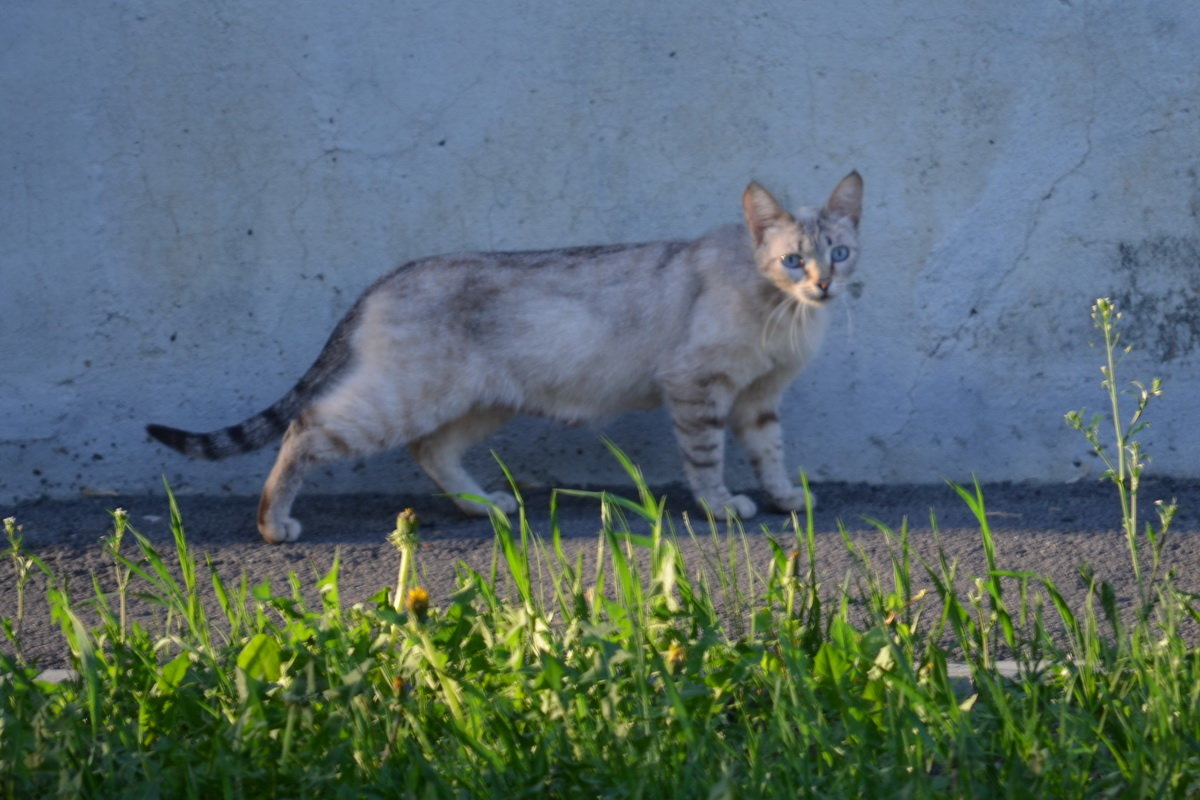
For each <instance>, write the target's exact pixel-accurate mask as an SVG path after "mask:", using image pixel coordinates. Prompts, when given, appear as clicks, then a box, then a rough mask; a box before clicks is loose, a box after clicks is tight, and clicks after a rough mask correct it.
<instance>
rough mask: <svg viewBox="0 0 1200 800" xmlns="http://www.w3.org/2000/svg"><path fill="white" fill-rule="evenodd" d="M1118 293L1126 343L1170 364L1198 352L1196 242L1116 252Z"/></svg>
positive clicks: (1169, 241) (1127, 245) (1199, 249)
mask: <svg viewBox="0 0 1200 800" xmlns="http://www.w3.org/2000/svg"><path fill="white" fill-rule="evenodd" d="M1116 273H1117V278H1118V283H1117V286H1118V287H1119V288H1117V289H1115V290H1114V291H1113V299H1114V300H1115V301H1116V303H1117V308H1119V309H1123V311H1122V313H1123V315H1124V321H1125V325H1126V330H1127V331H1128V336H1129V339H1132V340H1136V341H1138V342H1139V345H1140V346H1141V347H1144V348H1147V349H1148V350H1149V351H1150V352H1151V353H1152V354H1153V355H1154V357H1155V358H1156V359H1158V360H1160V361H1163V362H1170V361H1174V360H1176V359H1178V358H1182V357H1184V356H1188V355H1191V354H1192V353H1194V352H1196V349H1197V348H1198V347H1200V237H1181V236H1156V237H1152V238H1147V239H1142V240H1140V241H1138V242H1136V243H1133V242H1122V243H1121V244H1119V245H1118V246H1117V253H1116Z"/></svg>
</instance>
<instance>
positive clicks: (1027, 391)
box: [0, 0, 1200, 500]
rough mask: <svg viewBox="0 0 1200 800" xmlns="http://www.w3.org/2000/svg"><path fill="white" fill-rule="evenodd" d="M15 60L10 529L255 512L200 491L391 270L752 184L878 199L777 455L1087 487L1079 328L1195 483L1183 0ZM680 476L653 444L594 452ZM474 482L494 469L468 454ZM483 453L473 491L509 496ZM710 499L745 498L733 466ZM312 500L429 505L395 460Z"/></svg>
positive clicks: (153, 7) (320, 10) (160, 22)
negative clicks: (109, 497) (842, 183)
mask: <svg viewBox="0 0 1200 800" xmlns="http://www.w3.org/2000/svg"><path fill="white" fill-rule="evenodd" d="M7 17H8V19H7V22H6V25H5V26H4V30H3V31H2V32H0V44H2V45H3V46H0V100H2V101H3V106H4V107H5V108H6V109H10V113H9V114H8V115H6V120H5V124H4V125H3V126H0V166H2V167H3V174H4V180H3V181H0V207H2V208H3V214H0V342H2V345H3V350H2V352H3V355H4V369H3V370H0V459H2V460H0V463H3V464H4V467H3V469H2V470H0V498H3V499H6V500H9V499H13V498H19V497H31V496H36V495H39V494H50V495H71V494H74V493H77V492H80V491H98V492H106V491H155V490H157V488H158V486H159V485H160V484H159V480H160V476H161V475H163V474H165V475H167V476H168V478H170V479H171V481H172V482H173V484H174V485H175V486H176V487H177V488H178V489H179V490H181V491H185V492H186V491H204V492H221V491H231V492H254V491H257V489H258V486H259V484H260V482H261V480H262V477H263V475H264V474H265V472H266V469H267V468H268V466H269V463H270V461H271V457H272V454H271V453H269V452H264V453H259V454H256V455H253V456H248V457H245V458H240V459H235V460H232V461H228V462H222V463H219V464H211V463H192V462H188V461H186V460H183V459H182V458H180V457H178V456H176V455H175V454H173V453H170V452H167V451H164V450H163V449H161V448H160V447H158V446H156V445H154V444H152V443H151V442H149V441H148V440H147V438H146V437H145V435H144V434H143V432H142V426H143V425H144V423H145V422H147V421H159V422H164V423H168V424H174V425H179V426H182V427H191V428H196V429H203V428H213V427H219V426H222V425H225V424H229V423H232V422H235V421H237V420H239V419H241V418H243V417H245V416H247V415H248V414H251V413H253V412H255V411H257V410H258V409H260V408H262V407H264V406H265V405H267V404H269V403H270V402H272V401H273V400H274V399H276V398H277V397H278V396H279V395H280V394H282V393H283V392H284V391H286V390H287V388H289V386H291V384H292V383H293V382H294V381H295V380H296V378H297V377H298V376H299V375H300V374H301V372H303V370H304V369H305V368H306V367H307V366H308V364H309V363H311V360H312V359H313V358H314V357H315V355H316V353H317V352H318V350H319V349H320V347H321V344H322V343H323V342H324V340H325V337H326V336H327V335H328V333H329V331H330V329H331V328H332V326H333V324H334V323H335V322H336V321H337V319H338V318H339V317H340V316H341V314H342V313H344V312H345V310H346V309H347V308H348V307H349V306H350V304H351V303H352V302H353V301H354V298H355V297H356V296H357V295H358V293H359V292H360V291H361V290H362V289H363V288H365V287H366V286H367V285H368V284H370V283H371V281H372V280H373V279H374V278H375V277H376V276H377V275H379V274H380V273H382V272H384V271H386V270H387V269H389V268H390V267H392V266H393V265H395V264H396V263H398V262H400V261H402V260H405V259H408V258H412V257H416V256H420V255H425V254H429V253H435V252H444V251H448V250H458V249H476V248H478V249H518V248H520V249H526V248H538V247H553V246H559V245H568V244H584V243H605V242H615V241H632V240H642V239H653V238H666V237H680V236H693V235H697V234H699V233H701V232H703V231H704V230H706V229H708V228H709V227H711V226H713V225H717V224H721V223H724V222H726V221H729V220H732V219H736V218H737V215H738V213H739V203H738V200H739V197H740V192H741V189H742V187H743V186H744V185H745V183H746V181H747V180H748V179H749V178H755V179H758V180H760V181H762V182H764V183H765V184H767V185H768V186H770V187H771V188H772V189H774V190H777V191H778V193H779V194H780V195H782V196H784V197H787V198H788V199H789V200H790V201H791V202H792V203H796V204H800V203H808V202H812V201H816V200H820V199H821V198H823V197H824V196H825V195H826V194H827V192H828V191H829V189H830V187H831V186H832V185H833V183H834V182H835V181H836V180H837V178H838V177H840V176H841V175H842V174H844V173H845V172H846V171H847V170H848V169H850V168H857V169H859V170H860V171H861V172H862V173H863V174H864V175H865V177H866V184H867V198H866V213H865V219H864V243H865V247H866V249H865V252H864V256H863V259H862V262H861V266H860V272H859V274H858V276H857V277H858V279H859V283H860V287H858V288H857V289H856V291H855V292H854V293H853V294H852V295H850V296H847V297H845V298H843V299H844V302H843V303H842V304H841V305H840V306H839V308H838V309H837V311H836V312H835V320H834V323H833V326H832V329H831V331H830V334H829V336H828V337H827V341H826V347H825V351H824V353H823V354H822V356H821V357H820V358H819V359H818V361H817V363H816V364H815V365H814V366H813V367H812V368H811V369H810V371H809V372H807V373H806V374H805V375H804V376H802V378H801V379H800V380H799V381H798V382H797V384H796V385H795V387H794V388H793V389H792V391H791V392H790V393H789V395H788V398H787V401H786V408H785V414H784V417H785V423H787V427H788V434H789V439H788V447H789V456H790V459H791V461H793V462H794V463H797V464H800V465H802V466H803V467H804V468H805V469H807V470H808V471H809V472H810V474H812V475H813V476H814V477H815V478H818V479H825V480H865V481H889V482H897V481H902V482H913V481H918V482H925V481H939V480H941V479H943V478H953V479H965V478H968V477H969V476H970V475H971V474H972V473H974V474H977V475H979V476H980V477H981V478H985V479H1006V480H1046V481H1057V480H1071V479H1076V478H1080V477H1085V476H1089V475H1096V474H1097V473H1098V467H1097V465H1096V464H1095V461H1094V459H1092V458H1090V457H1089V456H1088V455H1087V452H1086V447H1085V446H1084V445H1083V443H1082V442H1081V441H1080V440H1079V439H1078V437H1077V435H1076V434H1073V432H1071V431H1069V430H1068V429H1067V428H1066V426H1065V425H1064V424H1063V422H1062V416H1063V414H1064V413H1065V412H1066V411H1068V410H1071V409H1074V408H1078V407H1081V406H1089V407H1092V408H1101V407H1103V405H1104V399H1103V397H1102V396H1101V395H1100V394H1099V374H1098V370H1097V366H1098V364H1099V359H1098V353H1097V352H1096V351H1095V350H1093V349H1091V348H1089V346H1088V344H1089V342H1092V341H1094V340H1095V339H1096V336H1095V334H1094V333H1093V332H1092V330H1091V324H1090V319H1089V317H1088V309H1089V305H1090V303H1091V300H1092V299H1093V298H1095V297H1097V296H1111V297H1113V298H1114V299H1115V300H1116V301H1117V302H1118V304H1119V305H1120V307H1121V308H1122V309H1123V310H1124V312H1125V316H1124V320H1123V321H1124V322H1125V324H1126V335H1125V339H1124V343H1126V344H1129V345H1131V346H1132V347H1133V348H1134V350H1133V352H1132V353H1131V354H1130V355H1129V356H1128V357H1127V358H1126V360H1125V362H1124V363H1123V367H1122V368H1123V369H1124V370H1125V372H1126V375H1127V377H1128V378H1130V379H1141V380H1148V379H1149V378H1150V377H1153V376H1161V377H1163V378H1164V379H1165V387H1166V395H1165V397H1164V398H1163V399H1162V401H1161V402H1160V403H1159V404H1158V405H1157V406H1156V407H1153V408H1152V409H1151V419H1152V421H1153V426H1152V428H1151V429H1150V431H1148V432H1147V437H1148V441H1147V446H1148V449H1149V450H1150V452H1151V455H1152V456H1153V458H1154V460H1153V462H1152V464H1151V470H1152V471H1158V472H1164V473H1169V474H1176V475H1189V476H1195V475H1198V474H1200V465H1198V463H1197V457H1196V455H1195V454H1196V453H1197V452H1200V440H1198V439H1200V426H1198V425H1196V424H1195V418H1196V404H1195V400H1194V398H1195V397H1197V396H1198V392H1197V389H1198V388H1200V387H1198V386H1197V382H1198V381H1200V371H1198V370H1197V366H1198V360H1200V353H1198V352H1197V351H1198V348H1200V294H1198V292H1200V288H1198V287H1200V181H1198V180H1197V177H1196V176H1197V169H1198V168H1200V165H1198V164H1197V156H1196V150H1195V143H1196V142H1197V141H1200V122H1198V121H1197V111H1198V109H1200V96H1198V95H1200V91H1198V89H1197V81H1196V75H1197V74H1198V71H1197V68H1198V66H1200V57H1198V56H1197V55H1196V48H1195V42H1196V41H1200V15H1196V14H1195V13H1194V12H1193V11H1192V10H1191V8H1190V6H1188V5H1187V4H1185V3H1183V2H1175V1H1169V2H1168V1H1164V2H1155V3H1150V4H1142V5H1139V6H1138V7H1137V8H1132V7H1127V6H1126V5H1123V4H1118V3H1115V2H1110V3H1088V4H1082V3H1075V4H1072V3H1065V2H1064V3H1042V2H1018V3H1012V4H1004V5H1003V7H1001V6H1000V5H998V4H992V3H983V2H967V3H961V2H948V0H935V2H932V3H926V4H922V5H921V6H920V8H919V10H916V8H915V7H913V6H911V4H908V5H906V4H901V3H892V4H882V5H877V6H875V7H873V8H872V11H871V12H870V13H869V14H868V13H863V12H862V11H860V10H858V9H856V8H854V7H850V6H845V4H838V3H832V2H818V3H813V4H807V5H805V6H802V7H801V6H796V5H795V4H793V3H786V2H782V0H763V1H762V2H757V3H753V4H750V5H745V4H742V5H738V4H734V5H721V4H701V5H695V6H687V5H679V6H672V7H666V6H664V5H663V4H643V3H634V2H631V1H625V2H608V3H599V4H587V5H578V4H563V5H559V6H553V7H548V8H544V7H540V6H536V7H535V6H534V5H532V4H529V3H527V2H523V1H521V0H501V2H496V3H490V4H486V5H485V6H479V5H478V4H466V3H463V2H460V0H450V2H445V3H441V4H437V5H436V7H433V8H429V9H422V8H397V7H396V6H395V4H392V3H382V2H366V3H362V4H357V5H355V6H354V7H353V8H347V7H340V6H339V7H336V8H335V7H325V6H321V5H318V4H299V5H292V6H288V8H287V10H286V12H285V13H280V9H279V8H276V7H274V6H270V4H261V3H249V2H245V1H244V0H234V1H233V2H230V3H226V4H222V5H220V6H211V5H201V4H191V5H185V6H182V7H179V8H174V9H172V10H171V11H170V13H168V12H167V11H166V10H165V9H164V8H162V7H160V6H159V5H157V4H152V3H145V2H134V1H133V0H119V2H115V3H112V4H108V5H106V6H104V7H99V6H97V7H91V6H89V7H88V8H86V9H80V8H78V7H77V6H76V5H75V4H72V5H67V4H65V3H63V2H60V1H57V0H49V1H48V2H45V3H38V4H28V3H24V4H17V5H16V6H15V7H13V8H11V9H9V10H8V14H7ZM603 430H604V432H605V433H607V434H609V435H610V436H612V437H613V438H615V439H616V440H617V441H618V442H619V443H621V444H622V445H623V446H625V447H626V448H627V449H628V450H629V451H630V453H631V454H632V455H633V456H634V457H635V459H636V460H637V461H638V462H639V463H640V464H641V465H642V467H643V468H644V470H645V471H646V473H647V475H648V476H649V477H650V479H651V480H652V481H656V482H657V481H666V480H673V479H678V478H679V476H680V467H679V460H678V457H677V456H676V454H675V452H674V447H673V445H672V444H671V442H670V441H669V436H668V429H667V428H666V427H665V425H664V422H663V418H662V416H661V414H659V413H649V414H636V415H632V416H630V417H627V418H622V419H620V420H617V421H614V422H613V423H611V424H609V425H606V426H604V429H603ZM491 446H492V447H494V448H495V449H496V450H497V451H498V452H499V453H501V454H502V455H503V456H504V457H505V459H506V460H507V461H508V462H509V463H510V465H511V466H512V467H513V469H514V471H515V472H516V474H517V475H518V476H520V477H521V478H522V479H523V480H525V481H527V482H530V483H546V484H582V483H597V482H613V481H617V482H620V481H622V480H623V479H622V477H621V476H620V474H619V473H618V471H617V470H616V468H615V466H614V465H613V464H612V463H611V459H609V458H608V456H607V455H606V454H605V452H604V450H603V448H602V446H601V445H600V444H599V442H598V439H597V436H596V432H595V431H594V430H588V429H582V430H565V429H562V428H559V427H556V426H554V425H551V424H549V423H543V422H537V421H525V422H522V423H520V424H519V425H518V426H517V428H516V430H515V431H513V432H510V433H508V434H502V435H501V436H499V437H497V438H496V439H495V440H493V441H492V442H491ZM485 449H486V448H485ZM485 449H481V451H480V453H478V454H477V456H476V460H477V463H479V464H480V465H481V467H482V468H483V469H484V470H486V471H488V472H489V474H491V475H492V477H493V480H494V479H495V478H496V471H495V469H494V468H493V467H491V466H490V463H489V458H488V455H487V453H486V452H484V450H485ZM731 469H732V472H733V476H732V482H733V483H734V484H736V485H746V484H747V483H748V482H749V474H748V472H747V470H746V468H745V465H744V464H742V463H741V462H740V461H736V460H735V463H734V464H733V465H732V467H731ZM314 484H315V486H314V488H315V489H316V490H329V491H334V490H336V491H357V490H363V491H387V490H391V489H393V488H394V487H397V486H405V487H410V488H413V489H416V490H419V491H426V490H429V489H430V488H431V487H430V484H429V483H428V482H427V481H426V480H425V479H424V478H423V477H422V476H421V475H420V473H419V472H418V471H417V469H416V468H415V466H414V465H413V464H412V463H411V462H410V461H409V460H408V458H407V457H406V456H405V455H404V454H402V453H394V454H389V455H384V456H380V457H376V458H373V459H369V460H367V461H365V462H354V463H347V464H343V465H340V466H336V467H331V468H329V469H327V470H324V471H323V473H322V474H321V475H318V476H316V478H315V479H314Z"/></svg>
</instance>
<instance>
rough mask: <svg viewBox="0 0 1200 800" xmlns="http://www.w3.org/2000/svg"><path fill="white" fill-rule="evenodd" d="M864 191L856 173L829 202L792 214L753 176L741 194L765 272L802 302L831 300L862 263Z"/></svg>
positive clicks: (816, 303) (756, 256)
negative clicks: (860, 223) (860, 227)
mask: <svg viewBox="0 0 1200 800" xmlns="http://www.w3.org/2000/svg"><path fill="white" fill-rule="evenodd" d="M862 190H863V182H862V177H860V176H859V174H858V173H857V172H851V173H850V174H849V175H847V176H846V177H844V178H842V180H841V182H839V183H838V185H837V186H836V187H834V190H833V193H832V194H830V195H829V199H828V200H826V201H825V205H824V206H822V207H821V208H802V209H799V210H798V211H797V212H796V214H795V215H794V216H793V215H792V214H789V213H788V212H787V211H786V210H785V209H784V208H783V207H782V206H780V205H779V202H778V201H776V199H775V198H774V197H772V196H771V193H770V192H768V191H767V190H766V189H764V188H763V187H762V186H760V185H759V184H758V183H755V182H754V181H751V182H750V185H749V186H747V187H746V191H745V192H744V193H743V194H742V210H743V211H744V212H745V215H746V228H747V229H748V230H749V231H750V237H751V239H752V241H753V244H754V259H755V261H756V262H757V264H758V268H759V270H761V271H762V273H763V275H765V276H766V277H767V279H768V280H770V281H771V282H772V283H773V284H775V285H776V286H777V287H779V289H780V290H781V291H783V292H785V293H787V294H788V295H790V296H792V297H794V298H795V299H796V300H798V301H799V302H801V303H804V304H806V305H810V306H823V305H825V304H826V303H828V302H829V300H830V299H831V298H832V297H834V296H835V295H836V294H837V293H838V290H839V289H840V288H841V286H842V285H843V282H844V281H845V279H846V278H847V277H848V276H849V275H850V273H851V272H853V271H854V265H855V264H856V263H858V220H859V218H860V217H861V216H862Z"/></svg>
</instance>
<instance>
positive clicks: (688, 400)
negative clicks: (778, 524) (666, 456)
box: [666, 377, 758, 520]
mask: <svg viewBox="0 0 1200 800" xmlns="http://www.w3.org/2000/svg"><path fill="white" fill-rule="evenodd" d="M666 399H667V408H668V410H669V412H670V414H671V423H672V425H673V426H674V429H675V438H676V439H677V440H678V442H679V450H680V453H681V454H682V456H683V471H684V473H685V474H686V475H687V478H688V482H689V483H690V484H691V486H692V493H693V494H694V495H695V497H696V501H697V502H698V503H700V505H702V506H704V507H705V508H707V509H708V510H709V511H710V512H711V513H712V515H713V516H714V517H716V518H717V519H721V520H724V519H730V518H732V517H738V518H741V519H749V518H750V517H753V516H754V515H755V514H756V513H758V507H757V506H756V505H755V504H754V501H753V500H751V499H750V498H749V497H746V496H745V495H742V494H733V493H732V492H731V491H729V487H728V486H726V485H725V424H726V420H727V418H728V413H729V407H730V404H731V403H732V399H733V392H732V389H731V387H730V385H729V382H728V381H722V380H721V379H720V378H719V377H717V378H710V379H708V380H701V381H698V382H695V383H688V384H686V385H683V386H676V387H674V388H673V389H669V390H668V393H667V398H666Z"/></svg>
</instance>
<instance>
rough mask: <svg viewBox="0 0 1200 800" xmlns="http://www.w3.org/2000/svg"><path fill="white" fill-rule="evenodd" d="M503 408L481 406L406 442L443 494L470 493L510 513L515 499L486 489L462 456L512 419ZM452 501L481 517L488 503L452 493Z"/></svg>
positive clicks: (488, 510) (467, 511) (515, 504)
mask: <svg viewBox="0 0 1200 800" xmlns="http://www.w3.org/2000/svg"><path fill="white" fill-rule="evenodd" d="M512 416H513V415H512V412H510V411H507V410H505V409H483V410H480V411H475V412H473V413H470V414H467V415H465V416H462V417H459V418H458V419H456V420H452V421H450V422H447V423H445V424H443V425H442V426H441V427H439V428H438V429H437V430H435V431H433V432H432V433H430V434H427V435H425V436H422V437H420V438H419V439H415V440H413V441H411V442H409V444H408V448H409V452H411V453H412V455H413V458H415V459H416V460H417V463H418V464H420V465H421V468H422V469H424V470H425V472H426V474H428V475H429V477H430V478H432V479H433V482H434V483H436V484H437V485H438V486H439V487H441V489H442V491H443V492H445V493H446V494H452V495H453V494H470V495H475V496H476V497H483V498H486V499H488V500H490V501H491V502H492V503H494V504H495V505H496V506H497V507H498V508H499V509H500V510H501V511H503V512H505V513H506V514H511V513H512V512H514V511H516V510H517V500H516V498H515V497H513V496H512V495H511V494H509V493H508V492H487V491H486V490H484V488H483V487H482V486H480V485H479V483H478V482H477V481H476V480H475V478H473V477H472V476H471V474H470V473H469V472H467V470H466V468H465V467H464V466H463V463H462V459H463V456H464V455H465V454H466V452H467V450H468V449H469V448H470V447H471V445H473V444H475V443H476V442H478V441H480V440H481V439H485V438H487V437H488V436H490V435H491V434H492V433H495V432H496V431H497V430H499V429H500V428H501V427H503V426H504V425H505V423H507V422H508V421H509V420H510V419H512ZM454 502H455V504H456V505H457V506H458V507H459V508H460V509H462V510H463V511H464V512H465V513H467V514H470V515H472V516H476V517H485V516H487V515H488V514H489V513H490V511H491V507H490V506H489V505H487V504H486V503H478V502H475V501H473V500H466V499H463V498H459V497H455V498H454Z"/></svg>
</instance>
